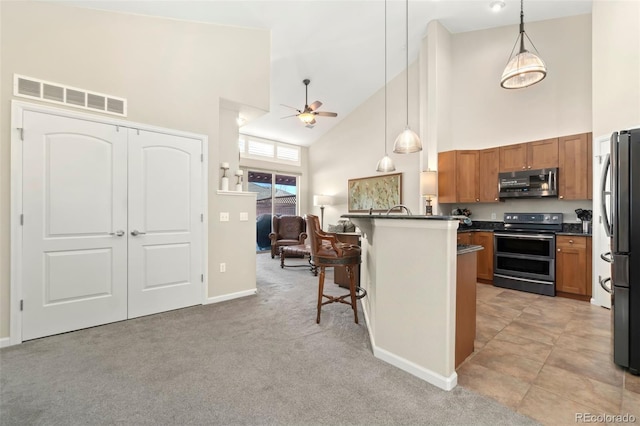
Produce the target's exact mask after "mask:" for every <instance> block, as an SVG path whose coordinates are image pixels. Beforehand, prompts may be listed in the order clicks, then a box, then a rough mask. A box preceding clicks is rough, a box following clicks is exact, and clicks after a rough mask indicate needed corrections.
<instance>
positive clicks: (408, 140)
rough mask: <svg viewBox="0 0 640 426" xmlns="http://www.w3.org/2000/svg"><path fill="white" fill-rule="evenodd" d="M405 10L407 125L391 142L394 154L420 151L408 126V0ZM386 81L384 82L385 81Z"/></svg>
mask: <svg viewBox="0 0 640 426" xmlns="http://www.w3.org/2000/svg"><path fill="white" fill-rule="evenodd" d="M405 12H406V44H405V49H406V53H407V54H406V58H407V63H406V65H407V71H406V72H407V125H406V127H405V128H404V130H403V131H402V133H400V135H398V137H397V138H396V141H395V142H394V144H393V152H395V153H396V154H411V153H414V152H418V151H422V142H420V137H419V136H418V135H417V134H416V133H415V132H414V131H413V130H411V128H410V127H409V0H406V2H405ZM385 83H386V82H385Z"/></svg>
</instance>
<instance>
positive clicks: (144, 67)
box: [0, 1, 270, 337]
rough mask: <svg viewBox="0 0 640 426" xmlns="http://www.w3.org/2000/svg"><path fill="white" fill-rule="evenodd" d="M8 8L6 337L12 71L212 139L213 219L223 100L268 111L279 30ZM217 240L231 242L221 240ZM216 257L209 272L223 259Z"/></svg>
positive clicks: (0, 237) (3, 147) (2, 223)
mask: <svg viewBox="0 0 640 426" xmlns="http://www.w3.org/2000/svg"><path fill="white" fill-rule="evenodd" d="M0 10H1V14H0V18H1V21H0V24H1V25H0V43H1V45H0V62H1V63H2V69H1V74H0V83H1V87H0V104H1V105H3V106H5V108H3V110H2V114H1V115H0V124H1V128H2V131H1V132H0V183H1V186H0V205H1V207H0V298H1V301H0V337H5V336H8V333H9V247H10V246H9V244H10V241H9V194H10V181H9V171H10V167H9V149H10V121H9V119H10V114H9V109H8V108H6V106H7V105H9V102H10V99H12V85H13V74H14V73H18V74H23V75H27V76H31V77H35V78H41V79H44V80H48V81H53V82H57V83H61V84H66V85H70V86H75V87H79V88H83V89H86V90H90V91H96V92H101V93H106V94H111V95H115V96H119V97H124V98H126V99H127V100H128V109H129V111H128V112H129V116H128V117H127V119H129V120H131V121H133V122H139V123H146V124H151V125H156V126H160V127H167V128H174V129H178V130H184V131H190V132H194V133H201V134H205V135H207V136H208V138H209V144H210V146H209V163H210V165H211V167H210V168H209V187H210V189H211V191H210V196H209V211H210V218H209V219H210V221H211V220H212V217H211V215H213V214H216V212H217V203H218V199H217V196H216V194H215V189H216V188H217V187H218V186H217V185H218V183H217V181H218V169H217V164H218V163H219V157H220V156H219V148H220V146H221V144H226V143H227V142H226V141H221V140H220V137H219V136H220V135H219V122H220V117H219V112H220V111H219V109H220V108H219V104H220V99H221V98H224V99H230V100H234V101H235V102H237V103H240V104H247V105H252V106H253V107H255V108H257V109H261V110H267V109H268V107H269V81H270V76H269V67H270V34H269V32H267V31H264V30H249V29H241V28H235V27H222V26H216V25H207V24H200V23H192V22H184V21H178V20H168V19H159V18H149V17H143V16H138V15H127V14H119V13H112V12H103V11H96V10H90V9H81V8H73V7H68V6H64V5H60V4H52V3H45V2H30V1H24V2H4V1H3V2H0ZM237 52H243V54H242V55H239V54H238V53H237ZM229 82H233V83H234V84H229ZM232 143H235V140H234V141H232ZM210 242H211V243H212V244H226V243H227V241H224V240H223V239H221V238H215V236H210ZM232 242H235V241H229V243H232ZM214 253H215V251H211V252H210V257H209V266H210V268H209V269H210V270H212V269H213V268H216V267H217V264H218V263H219V262H218V259H216V258H215V257H213V256H214ZM212 285H215V283H212Z"/></svg>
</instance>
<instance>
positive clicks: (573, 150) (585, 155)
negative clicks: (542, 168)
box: [558, 133, 593, 200]
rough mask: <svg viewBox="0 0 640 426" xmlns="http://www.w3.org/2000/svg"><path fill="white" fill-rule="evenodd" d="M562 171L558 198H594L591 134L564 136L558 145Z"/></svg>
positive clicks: (559, 177)
mask: <svg viewBox="0 0 640 426" xmlns="http://www.w3.org/2000/svg"><path fill="white" fill-rule="evenodd" d="M558 157H559V162H560V166H559V167H560V171H559V173H558V175H559V176H558V198H559V199H561V200H590V199H591V198H592V192H593V190H592V188H591V184H590V182H591V180H592V167H593V166H592V162H591V133H581V134H578V135H571V136H563V137H561V138H560V140H559V144H558Z"/></svg>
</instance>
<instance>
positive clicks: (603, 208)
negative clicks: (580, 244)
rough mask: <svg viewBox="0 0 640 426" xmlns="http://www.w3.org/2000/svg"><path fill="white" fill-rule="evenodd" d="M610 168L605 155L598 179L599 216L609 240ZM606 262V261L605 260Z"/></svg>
mask: <svg viewBox="0 0 640 426" xmlns="http://www.w3.org/2000/svg"><path fill="white" fill-rule="evenodd" d="M610 168H611V155H609V154H607V156H606V157H605V159H604V166H602V176H601V177H600V214H601V215H602V224H603V225H604V232H605V233H606V234H607V237H609V238H611V235H612V231H613V230H612V229H611V223H609V212H608V211H607V195H611V192H610V191H607V176H608V175H609V169H610ZM605 260H606V259H605Z"/></svg>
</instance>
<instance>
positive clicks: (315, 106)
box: [309, 101, 322, 111]
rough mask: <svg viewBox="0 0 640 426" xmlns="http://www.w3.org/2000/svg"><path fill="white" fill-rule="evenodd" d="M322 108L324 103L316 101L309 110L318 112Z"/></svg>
mask: <svg viewBox="0 0 640 426" xmlns="http://www.w3.org/2000/svg"><path fill="white" fill-rule="evenodd" d="M321 106H322V102H320V101H315V102H314V103H312V104H311V105H309V109H310V110H311V111H315V110H317V109H318V108H320V107H321Z"/></svg>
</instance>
